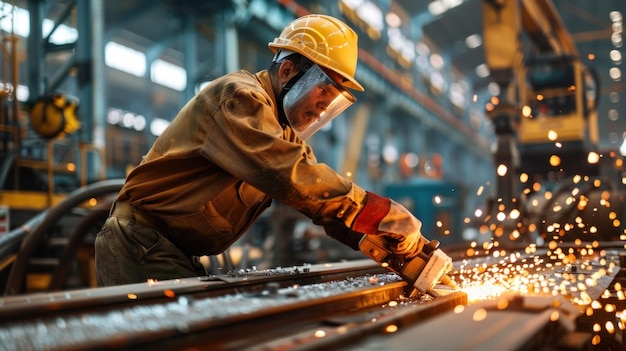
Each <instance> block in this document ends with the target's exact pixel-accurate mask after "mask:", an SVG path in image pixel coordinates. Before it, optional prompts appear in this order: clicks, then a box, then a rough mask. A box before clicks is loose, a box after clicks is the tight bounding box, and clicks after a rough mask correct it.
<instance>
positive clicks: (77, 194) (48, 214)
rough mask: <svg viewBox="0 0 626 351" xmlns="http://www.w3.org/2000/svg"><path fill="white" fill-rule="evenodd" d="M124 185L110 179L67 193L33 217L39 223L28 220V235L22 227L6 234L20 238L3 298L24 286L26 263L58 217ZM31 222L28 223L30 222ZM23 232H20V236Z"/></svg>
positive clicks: (119, 181) (16, 292) (18, 291)
mask: <svg viewBox="0 0 626 351" xmlns="http://www.w3.org/2000/svg"><path fill="white" fill-rule="evenodd" d="M122 185H124V179H111V180H104V181H101V182H96V183H93V184H90V185H87V186H85V187H82V188H80V189H77V190H75V191H74V192H72V193H70V194H69V195H68V196H67V198H65V199H64V200H63V201H61V202H60V203H58V204H57V205H56V206H54V207H52V208H50V209H48V210H46V211H44V212H43V213H41V214H39V215H37V216H36V217H41V220H40V221H33V220H31V221H29V224H32V225H33V228H34V229H33V230H32V232H31V231H30V230H29V228H28V227H26V228H25V226H22V227H21V228H18V229H16V230H15V231H16V233H13V231H12V232H11V233H9V234H8V236H11V237H12V238H13V240H17V238H18V237H20V234H21V235H23V236H24V239H23V240H22V244H21V247H20V249H19V254H18V256H17V259H16V260H15V262H14V263H13V266H12V267H11V272H10V273H9V279H8V280H7V285H6V288H5V295H15V294H19V293H21V292H22V290H23V287H24V277H25V275H26V268H27V267H28V260H29V259H30V257H31V255H32V254H33V252H34V250H35V248H36V247H37V245H38V244H39V243H40V242H41V238H42V237H43V236H44V234H45V233H46V232H47V231H48V229H50V227H51V226H52V225H54V224H55V223H56V222H57V221H58V220H59V219H60V218H61V217H63V216H64V215H65V214H66V213H67V212H68V211H70V210H71V209H72V208H74V207H76V206H78V205H80V204H81V203H83V202H85V201H86V200H88V199H90V198H92V197H99V196H103V195H106V194H110V193H115V192H119V191H120V189H121V188H122ZM31 222H32V223H31ZM20 231H23V233H20Z"/></svg>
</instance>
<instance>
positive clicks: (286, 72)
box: [278, 60, 300, 86]
mask: <svg viewBox="0 0 626 351" xmlns="http://www.w3.org/2000/svg"><path fill="white" fill-rule="evenodd" d="M299 72H300V70H299V69H297V67H296V65H294V63H293V62H291V61H290V60H285V61H283V62H282V63H281V64H280V67H279V68H278V80H279V81H280V84H281V86H284V85H285V84H287V82H288V81H289V80H291V78H293V77H294V76H295V75H296V74H298V73H299Z"/></svg>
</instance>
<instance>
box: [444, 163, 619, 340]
mask: <svg viewBox="0 0 626 351" xmlns="http://www.w3.org/2000/svg"><path fill="white" fill-rule="evenodd" d="M594 161H596V160H595V158H594V159H592V160H589V162H590V163H592V162H594ZM551 162H553V163H560V160H556V159H552V160H551ZM498 174H499V175H500V176H502V174H504V172H502V174H500V172H498ZM562 181H563V183H562V184H561V185H562V186H563V187H562V188H559V187H558V186H557V187H553V188H547V187H546V186H545V185H544V184H542V183H539V182H536V181H533V180H532V179H531V177H529V176H528V175H527V174H522V175H521V176H520V177H519V182H520V184H521V185H522V188H524V187H525V189H524V190H523V191H522V193H523V194H524V196H525V197H526V198H525V199H524V200H525V202H524V203H523V204H522V203H519V202H518V199H513V200H512V201H510V202H506V203H505V201H502V199H498V203H496V207H495V208H493V209H492V210H491V211H489V210H483V209H477V210H475V211H474V216H475V219H474V222H475V221H476V220H478V222H479V223H480V222H481V221H482V223H481V224H480V226H479V232H480V234H481V235H488V236H490V237H489V238H488V239H487V238H484V239H485V240H482V241H481V240H477V241H473V242H471V243H470V245H469V247H468V248H467V249H466V251H465V256H466V257H467V258H468V259H467V260H465V261H463V262H462V263H461V265H460V267H456V269H455V272H453V273H452V276H453V279H454V280H455V282H456V283H457V284H458V285H459V286H460V288H461V290H462V291H464V292H465V293H467V295H468V301H469V303H470V304H471V303H474V302H478V301H484V300H497V299H498V298H499V297H500V296H503V295H505V294H518V295H522V296H530V295H535V296H538V295H541V296H562V297H564V298H566V299H568V300H569V301H570V302H571V303H572V304H573V305H574V306H578V308H579V309H580V310H581V311H584V312H583V313H584V314H585V315H586V316H592V315H593V316H594V318H598V315H602V316H604V315H608V317H607V320H605V321H598V323H595V324H594V325H593V327H590V330H589V331H590V332H592V333H593V335H594V336H593V341H592V342H593V344H594V345H598V344H599V343H601V342H602V339H603V338H605V337H606V335H607V334H609V335H611V334H614V333H616V331H618V330H619V331H623V330H625V329H626V309H624V306H625V303H626V289H624V288H623V287H622V286H621V284H620V283H615V284H614V285H613V286H611V287H609V288H608V289H607V290H606V291H605V292H604V293H603V294H602V296H600V297H598V298H597V299H594V297H592V296H595V295H597V287H598V285H600V284H599V282H600V280H601V279H602V278H605V277H607V276H609V277H612V276H614V273H615V271H616V270H617V268H618V267H617V264H616V262H615V261H616V260H617V257H615V256H616V255H612V256H610V255H607V252H606V251H605V250H603V248H602V247H601V244H600V243H601V242H602V241H613V242H614V243H616V241H615V239H618V238H616V236H619V241H617V243H619V244H618V245H622V244H624V243H626V233H625V232H621V233H620V232H619V231H620V229H619V228H621V225H622V223H621V215H620V214H621V212H622V208H621V205H622V203H623V200H622V199H619V198H616V196H615V193H612V192H611V191H610V189H611V187H610V186H608V187H607V184H606V183H603V182H602V181H601V180H599V179H593V178H591V177H587V176H581V175H576V176H574V177H572V178H571V179H569V180H565V179H564V180H562ZM624 183H625V184H626V182H624ZM482 188H483V187H482V186H481V189H480V190H479V192H480V193H483V192H484V189H482ZM612 203H613V205H614V206H613V207H611V206H612ZM528 218H534V219H535V220H534V221H533V220H530V221H529V220H528ZM468 222H469V220H467V219H466V223H468ZM512 243H513V246H512V247H517V248H518V249H511V252H508V251H507V250H505V249H504V247H511V246H510V245H507V244H512ZM522 243H531V244H527V246H526V247H524V244H522ZM522 247H523V249H520V248H522ZM623 247H624V248H626V245H624V246H623ZM609 279H611V278H609ZM603 281H604V282H606V280H603ZM592 291H595V294H594V293H592ZM615 301H617V302H618V303H615ZM595 311H600V313H596V314H595V315H594V312H595Z"/></svg>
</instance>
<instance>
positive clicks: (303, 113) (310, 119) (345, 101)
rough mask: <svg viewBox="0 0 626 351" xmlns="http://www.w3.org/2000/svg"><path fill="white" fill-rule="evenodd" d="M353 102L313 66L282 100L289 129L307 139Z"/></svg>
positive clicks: (317, 67)
mask: <svg viewBox="0 0 626 351" xmlns="http://www.w3.org/2000/svg"><path fill="white" fill-rule="evenodd" d="M355 101H356V98H355V97H354V95H352V94H351V93H350V92H349V91H348V90H346V89H345V88H344V87H342V86H341V85H339V84H338V83H337V82H335V81H334V80H333V79H332V78H330V77H329V76H328V75H327V74H326V72H324V71H323V70H322V69H321V68H320V67H319V66H318V65H316V64H314V65H313V66H311V68H309V69H308V70H307V71H306V72H305V73H304V75H303V76H302V77H301V78H300V79H298V81H297V82H296V83H294V84H293V86H292V87H291V88H290V89H289V91H288V92H287V93H286V94H285V96H284V97H283V109H284V111H285V116H286V118H287V121H288V122H289V125H290V126H291V128H292V129H293V130H294V131H295V132H296V134H297V135H298V136H299V137H300V138H301V139H307V138H308V137H310V136H311V135H313V134H314V133H315V132H317V131H318V130H320V128H322V127H323V126H324V125H326V124H327V123H328V122H330V121H331V120H333V119H334V118H335V117H337V116H338V115H339V114H340V113H341V112H343V111H344V110H345V109H346V108H348V107H349V106H350V105H352V104H353V103H354V102H355Z"/></svg>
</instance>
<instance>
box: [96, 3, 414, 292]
mask: <svg viewBox="0 0 626 351" xmlns="http://www.w3.org/2000/svg"><path fill="white" fill-rule="evenodd" d="M268 46H269V48H270V49H271V50H272V51H273V53H274V57H273V60H272V62H271V64H270V65H269V67H268V68H267V69H265V70H261V71H259V72H257V73H255V74H252V73H250V72H247V71H243V70H241V71H238V72H234V73H230V74H226V75H225V76H223V77H220V78H217V79H215V80H213V81H212V82H211V83H209V84H208V85H207V86H206V87H204V88H203V89H202V90H201V91H200V92H199V93H198V94H197V95H196V96H194V97H193V98H191V99H190V101H188V103H187V104H186V105H185V106H184V107H183V108H182V109H181V110H180V111H179V113H178V115H177V116H176V117H175V118H174V119H173V121H172V122H171V124H170V125H169V126H168V127H167V128H166V129H165V130H164V131H163V133H162V134H161V135H160V136H159V137H158V139H157V140H156V141H155V143H154V144H153V145H152V147H151V149H150V150H149V151H148V153H147V154H146V155H145V156H144V157H143V159H142V161H141V163H140V164H139V165H138V166H137V167H135V168H134V169H132V170H131V171H130V172H129V174H128V176H127V178H126V181H125V184H124V185H123V187H122V189H121V191H120V192H119V194H118V195H117V198H116V200H115V201H114V203H113V204H112V207H111V211H110V216H109V218H107V220H106V222H105V223H104V225H103V227H102V229H101V231H100V232H99V233H98V235H97V237H96V241H95V251H96V271H97V276H98V281H99V284H100V285H101V286H110V285H119V284H129V283H138V282H145V281H147V280H148V279H156V280H166V279H174V278H182V277H192V276H199V275H204V274H205V270H204V268H203V267H202V265H201V264H199V262H198V259H197V257H199V256H204V255H216V254H220V253H221V252H223V251H224V250H226V249H227V248H228V247H229V246H230V245H232V244H233V243H234V242H235V241H236V240H237V239H238V238H240V237H241V236H242V235H243V234H244V232H245V231H246V230H247V229H248V228H249V226H250V225H251V224H252V223H253V222H254V221H255V219H256V218H257V217H258V216H259V215H260V214H261V212H263V211H264V210H265V209H267V208H268V207H269V206H270V203H271V201H272V200H274V201H279V202H281V203H283V204H286V205H288V206H291V207H293V208H294V209H296V210H298V211H300V212H301V213H303V214H305V215H306V216H308V217H309V218H311V220H312V222H313V223H315V224H317V225H320V226H322V227H323V228H324V230H325V232H326V234H328V235H329V236H331V237H333V238H335V239H337V240H339V241H340V242H342V243H344V244H346V245H348V246H350V247H352V248H353V249H355V250H358V248H359V240H360V239H361V237H362V236H363V234H364V233H365V234H371V235H384V236H386V237H387V238H388V239H389V240H388V242H389V245H390V250H392V252H394V253H396V254H399V255H406V256H408V257H411V256H415V255H417V254H418V253H419V252H420V249H421V247H420V246H421V245H423V241H422V240H420V237H421V232H420V228H421V222H420V221H419V220H418V219H417V218H415V217H414V216H413V215H412V214H411V213H410V212H409V211H408V210H407V209H406V208H405V207H403V206H401V205H400V204H398V203H396V202H395V201H393V200H391V199H389V198H385V197H382V196H379V195H377V194H375V193H372V192H369V191H366V190H364V189H363V188H361V187H359V186H358V185H357V184H355V183H353V182H352V181H350V180H348V179H346V178H344V177H342V176H340V175H339V174H337V173H336V172H335V171H333V169H331V168H330V167H329V166H327V165H326V164H323V163H319V162H317V160H316V157H315V155H314V153H313V150H312V149H311V147H310V146H309V145H308V144H307V142H306V140H307V138H308V137H310V136H311V135H312V134H313V133H315V132H316V131H317V130H319V129H320V128H321V127H322V126H323V125H325V124H326V123H328V122H329V121H331V120H332V119H333V118H335V117H336V116H337V115H339V114H340V113H341V112H342V111H343V110H345V109H346V108H347V107H348V106H350V105H351V104H353V103H354V102H355V100H356V99H355V97H354V96H353V94H352V93H351V92H350V90H356V91H363V90H364V89H363V87H362V86H361V84H359V83H358V82H357V81H356V79H355V78H354V73H355V71H356V67H357V59H358V47H357V35H356V33H355V32H354V31H353V30H352V29H351V28H349V27H348V26H347V25H346V24H345V23H343V22H342V21H340V20H338V19H336V18H334V17H330V16H326V15H315V14H314V15H307V16H303V17H300V18H297V19H295V20H294V21H293V22H291V23H290V24H289V25H287V26H286V27H285V28H284V30H283V31H282V32H281V33H280V36H279V37H277V38H275V39H274V41H273V42H271V43H269V44H268Z"/></svg>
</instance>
